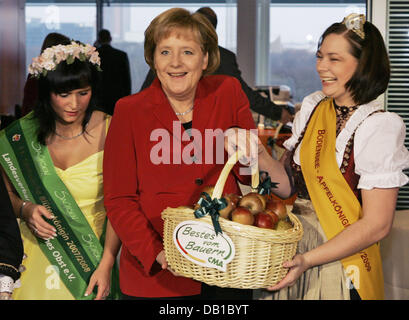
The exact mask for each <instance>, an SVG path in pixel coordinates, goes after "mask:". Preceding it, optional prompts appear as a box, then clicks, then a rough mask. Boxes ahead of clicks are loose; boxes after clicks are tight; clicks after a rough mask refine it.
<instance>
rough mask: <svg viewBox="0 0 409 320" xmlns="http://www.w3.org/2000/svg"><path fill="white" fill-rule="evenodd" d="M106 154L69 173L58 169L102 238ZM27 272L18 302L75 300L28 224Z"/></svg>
mask: <svg viewBox="0 0 409 320" xmlns="http://www.w3.org/2000/svg"><path fill="white" fill-rule="evenodd" d="M103 156H104V152H103V151H100V152H97V153H94V154H93V155H91V156H89V157H88V158H86V159H84V160H83V161H81V162H79V163H77V164H75V165H73V166H72V167H69V168H67V169H66V170H62V169H59V168H57V167H55V170H56V172H57V174H58V176H59V177H60V179H61V180H62V181H63V182H64V184H65V185H66V187H67V189H68V190H69V191H70V193H71V195H72V196H73V198H74V199H75V201H76V202H77V204H78V206H79V208H80V209H81V211H82V212H83V214H84V216H85V218H86V219H87V221H88V223H89V225H90V226H91V228H92V229H93V231H94V232H95V234H96V235H97V236H98V238H100V237H101V234H102V231H103V227H104V222H105V217H106V212H105V208H104V197H103V195H104V194H103V184H102V182H103V177H102V161H103ZM20 229H21V234H22V239H23V245H24V253H25V255H26V256H27V257H26V258H25V259H24V260H23V266H24V267H25V271H23V272H22V273H21V278H20V281H21V287H20V288H17V289H15V290H14V292H13V299H15V300H74V299H79V298H81V297H74V296H73V295H72V294H71V293H70V291H69V290H68V289H67V288H66V286H65V285H64V283H63V281H61V280H60V278H59V276H58V272H59V271H58V269H59V268H57V267H55V266H53V265H51V264H50V263H49V261H48V260H47V258H46V257H45V255H44V254H43V252H42V251H41V249H40V247H39V245H38V242H37V240H36V237H35V236H34V235H33V234H32V233H31V231H30V230H29V229H28V227H27V226H26V224H25V223H24V222H22V223H21V224H20Z"/></svg>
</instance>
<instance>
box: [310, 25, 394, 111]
mask: <svg viewBox="0 0 409 320" xmlns="http://www.w3.org/2000/svg"><path fill="white" fill-rule="evenodd" d="M332 33H335V34H339V35H343V36H344V37H345V39H346V40H347V41H348V43H349V44H350V47H351V51H350V52H351V54H352V55H353V56H354V57H355V58H357V59H358V66H357V69H356V70H355V73H354V74H353V75H352V77H351V79H350V80H349V81H348V82H347V83H346V84H345V89H347V90H349V91H350V92H351V96H352V98H353V99H354V101H355V103H357V104H364V103H368V102H370V101H372V100H374V99H376V98H377V97H378V96H379V95H381V94H382V93H384V92H385V90H386V89H387V87H388V83H389V79H390V64H389V57H388V52H387V50H386V47H385V43H384V41H383V38H382V35H381V33H380V32H379V30H378V29H377V28H376V27H375V26H374V25H373V24H372V23H370V22H368V21H366V22H365V24H364V33H365V38H364V39H362V38H361V37H360V36H359V35H358V34H356V33H355V32H354V31H352V30H348V29H347V28H346V26H345V25H344V24H343V23H334V24H333V25H331V26H330V27H329V28H328V29H327V30H325V32H324V33H323V34H322V36H321V39H320V41H319V43H318V49H319V48H321V45H322V43H323V41H324V40H325V38H326V37H327V36H328V35H330V34H332Z"/></svg>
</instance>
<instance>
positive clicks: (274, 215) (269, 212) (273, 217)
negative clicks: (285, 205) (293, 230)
mask: <svg viewBox="0 0 409 320" xmlns="http://www.w3.org/2000/svg"><path fill="white" fill-rule="evenodd" d="M264 213H267V214H268V215H270V216H271V219H272V220H273V223H274V226H276V225H277V223H278V221H279V220H280V219H279V218H278V215H277V214H276V213H275V212H274V211H272V210H270V209H266V210H265V211H264Z"/></svg>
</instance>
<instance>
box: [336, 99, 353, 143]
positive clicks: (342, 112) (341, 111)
mask: <svg viewBox="0 0 409 320" xmlns="http://www.w3.org/2000/svg"><path fill="white" fill-rule="evenodd" d="M334 106H335V111H336V113H337V126H336V132H337V135H338V133H339V132H340V131H341V127H342V126H343V125H344V123H345V122H346V121H347V120H348V119H349V116H350V115H351V113H353V112H354V111H355V110H356V109H358V106H352V107H346V106H338V105H337V104H336V103H335V101H334Z"/></svg>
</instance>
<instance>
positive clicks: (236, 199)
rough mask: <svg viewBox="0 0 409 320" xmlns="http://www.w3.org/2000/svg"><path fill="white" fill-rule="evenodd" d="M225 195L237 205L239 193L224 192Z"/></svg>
mask: <svg viewBox="0 0 409 320" xmlns="http://www.w3.org/2000/svg"><path fill="white" fill-rule="evenodd" d="M225 196H228V197H229V198H230V200H231V201H233V202H234V204H235V205H236V207H237V205H238V204H239V201H240V199H241V197H240V196H239V195H237V194H235V193H229V194H226V195H225Z"/></svg>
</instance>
